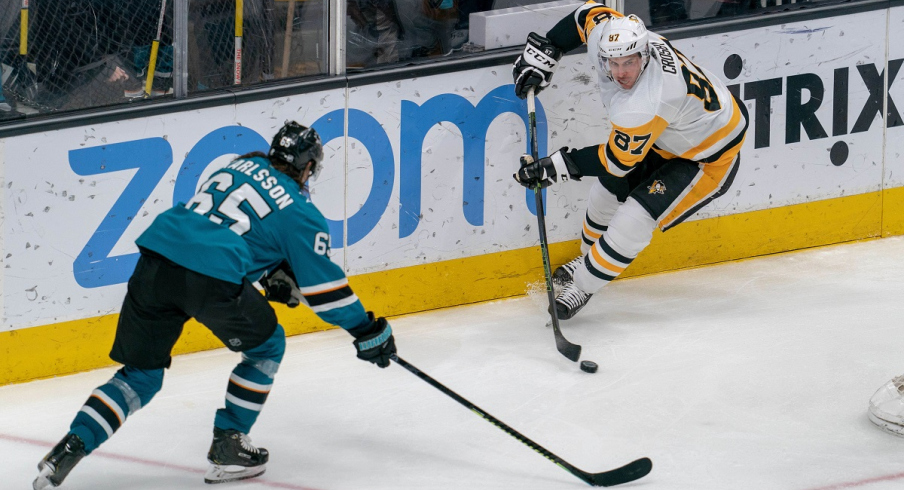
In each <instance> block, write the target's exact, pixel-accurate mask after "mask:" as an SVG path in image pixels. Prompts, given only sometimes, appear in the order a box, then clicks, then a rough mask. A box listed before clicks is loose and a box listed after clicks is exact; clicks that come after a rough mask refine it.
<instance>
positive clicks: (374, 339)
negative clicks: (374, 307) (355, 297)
mask: <svg viewBox="0 0 904 490" xmlns="http://www.w3.org/2000/svg"><path fill="white" fill-rule="evenodd" d="M367 317H368V318H369V319H370V323H367V324H365V325H363V326H361V327H356V328H353V329H351V330H349V331H348V333H350V334H352V335H353V336H354V337H355V341H354V342H352V344H354V345H355V350H356V351H358V359H361V360H362V361H367V362H372V363H374V364H376V365H377V366H380V367H381V368H385V367H386V366H389V356H391V355H393V354H395V353H396V346H395V338H393V336H392V327H390V326H389V323H388V322H387V321H386V319H385V318H383V317H380V318H377V319H374V314H373V312H370V311H368V312H367Z"/></svg>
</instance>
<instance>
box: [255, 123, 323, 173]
mask: <svg viewBox="0 0 904 490" xmlns="http://www.w3.org/2000/svg"><path fill="white" fill-rule="evenodd" d="M267 156H269V157H270V158H275V159H277V160H280V161H283V162H285V163H288V164H289V165H291V166H293V167H295V168H296V169H297V170H298V171H299V172H304V168H305V166H306V165H307V164H308V162H309V161H311V160H313V161H314V165H313V166H312V167H311V177H316V176H317V174H319V173H320V162H321V161H322V160H323V145H322V144H321V143H320V136H319V135H318V134H317V131H314V128H309V127H307V126H302V125H301V124H298V123H297V122H295V121H286V124H284V125H283V127H282V128H280V129H279V131H277V132H276V135H275V136H273V141H272V142H271V143H270V152H269V153H267Z"/></svg>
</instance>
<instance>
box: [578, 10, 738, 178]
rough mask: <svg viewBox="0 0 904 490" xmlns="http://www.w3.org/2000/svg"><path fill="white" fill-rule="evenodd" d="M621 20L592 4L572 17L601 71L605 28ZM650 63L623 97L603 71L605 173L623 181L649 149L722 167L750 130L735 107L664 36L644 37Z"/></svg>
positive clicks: (601, 148) (720, 86) (711, 78)
mask: <svg viewBox="0 0 904 490" xmlns="http://www.w3.org/2000/svg"><path fill="white" fill-rule="evenodd" d="M621 16H622V14H620V13H618V12H616V11H615V10H612V9H610V8H608V7H606V6H604V5H601V4H598V3H596V2H592V1H590V2H587V3H586V4H584V5H583V6H581V7H580V8H578V9H577V10H576V11H575V13H574V19H575V21H576V25H577V29H578V34H579V35H580V38H581V40H582V41H584V42H585V43H586V44H587V45H588V50H587V53H588V56H589V57H590V60H591V63H592V64H595V65H597V66H599V64H600V60H599V57H598V51H597V50H596V49H595V46H597V44H598V42H599V36H600V35H601V33H602V31H603V29H602V27H601V26H602V25H603V24H604V23H605V22H608V20H609V19H611V18H613V17H621ZM648 34H649V46H650V60H649V63H648V64H647V66H646V68H645V69H644V70H643V72H641V74H640V76H639V78H638V80H637V82H636V83H635V84H634V86H633V87H632V88H631V89H629V90H625V89H623V88H621V87H620V86H619V85H618V84H617V83H616V82H614V81H612V80H611V79H609V78H608V77H607V76H606V75H605V70H603V69H602V67H600V69H599V71H598V73H599V85H600V91H601V94H602V102H603V104H605V106H606V107H607V108H608V110H609V117H610V121H611V123H612V133H611V134H610V136H609V141H608V142H607V143H606V144H602V145H600V146H599V150H598V152H599V155H598V156H599V160H600V162H601V163H602V165H603V166H604V167H605V169H606V171H607V172H608V173H610V174H612V175H614V176H616V177H623V176H625V175H626V174H627V173H628V172H630V171H631V170H632V169H633V168H634V166H635V165H637V164H638V163H640V162H641V161H642V160H643V158H644V157H645V156H646V155H647V152H649V151H651V150H653V151H656V152H657V153H659V154H660V155H662V156H663V157H664V158H666V159H672V158H676V157H677V158H683V159H687V160H692V161H695V162H699V163H701V164H705V165H716V166H718V165H725V164H728V163H730V162H731V161H732V159H733V158H734V156H735V155H736V154H737V153H738V151H739V150H740V146H741V144H742V143H743V140H744V135H745V133H746V128H747V115H746V111H745V110H743V109H742V108H741V107H739V105H738V103H737V102H736V101H735V98H734V97H733V96H732V94H731V92H729V91H728V89H727V88H726V87H725V84H724V83H723V82H722V81H721V80H719V78H717V77H715V76H713V75H712V74H711V73H710V72H709V71H707V70H704V69H702V68H700V67H698V66H697V65H695V64H694V63H693V62H691V60H690V59H688V57H686V56H685V55H683V54H682V53H681V52H680V51H678V50H677V49H675V48H674V46H672V45H671V43H669V41H668V40H667V39H665V38H664V37H662V36H660V35H658V34H655V33H653V32H648Z"/></svg>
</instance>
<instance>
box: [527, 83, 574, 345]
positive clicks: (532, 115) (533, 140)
mask: <svg viewBox="0 0 904 490" xmlns="http://www.w3.org/2000/svg"><path fill="white" fill-rule="evenodd" d="M527 116H528V123H529V125H530V154H531V156H532V157H533V158H534V161H535V162H536V161H537V160H539V158H538V156H537V153H538V150H537V105H536V101H535V100H534V89H533V88H531V89H530V90H528V92H527ZM534 198H535V199H536V202H537V223H538V225H537V227H538V228H539V229H540V250H541V251H542V252H543V272H544V273H545V274H546V293H547V296H549V314H550V316H552V330H553V333H554V334H555V336H556V349H558V350H559V352H560V353H561V354H562V355H563V356H565V357H567V358H568V359H570V360H572V361H574V362H578V359H580V358H581V346H580V345H577V344H572V343H571V342H569V341H568V339H566V338H565V336H564V335H562V331H561V330H560V329H559V315H558V314H557V313H556V297H555V292H554V291H553V287H552V271H551V269H550V266H549V243H548V242H547V239H546V213H545V212H544V211H545V209H544V208H543V194H542V193H541V192H540V184H539V183H537V185H536V186H534Z"/></svg>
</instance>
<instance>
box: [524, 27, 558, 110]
mask: <svg viewBox="0 0 904 490" xmlns="http://www.w3.org/2000/svg"><path fill="white" fill-rule="evenodd" d="M562 54H563V52H562V50H561V49H559V48H557V47H555V46H554V45H553V44H552V41H550V40H549V39H546V38H545V37H543V36H541V35H539V34H537V33H536V32H531V33H530V34H528V35H527V44H525V45H524V52H523V53H521V56H518V59H516V60H515V64H514V65H512V78H513V79H514V80H515V95H517V96H518V98H519V99H526V98H527V93H528V92H529V91H530V89H531V88H533V89H534V95H537V94H539V93H540V91H541V90H543V89H544V88H546V87H548V86H549V81H550V80H552V74H553V72H555V71H556V66H558V64H559V60H560V59H561V58H562Z"/></svg>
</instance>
